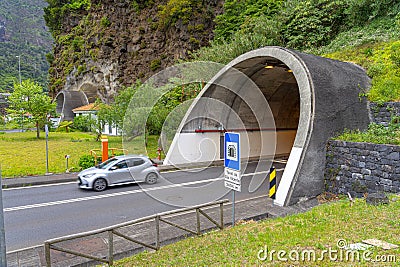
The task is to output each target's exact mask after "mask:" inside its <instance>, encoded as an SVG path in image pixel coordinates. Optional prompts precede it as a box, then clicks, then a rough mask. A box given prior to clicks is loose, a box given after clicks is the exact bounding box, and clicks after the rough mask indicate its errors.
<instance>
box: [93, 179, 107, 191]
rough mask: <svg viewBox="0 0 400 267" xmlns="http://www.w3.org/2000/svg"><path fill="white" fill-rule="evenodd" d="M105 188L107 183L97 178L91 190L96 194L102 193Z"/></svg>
mask: <svg viewBox="0 0 400 267" xmlns="http://www.w3.org/2000/svg"><path fill="white" fill-rule="evenodd" d="M106 188H107V181H106V180H105V179H103V178H98V179H96V180H95V181H94V183H93V190H94V191H96V192H100V191H103V190H105V189H106Z"/></svg>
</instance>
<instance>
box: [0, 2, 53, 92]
mask: <svg viewBox="0 0 400 267" xmlns="http://www.w3.org/2000/svg"><path fill="white" fill-rule="evenodd" d="M45 4H46V3H45V1H44V0H30V1H29V3H27V1H25V0H4V1H0V21H1V22H4V25H5V36H1V37H2V38H4V39H2V40H1V41H0V92H1V91H11V90H12V89H13V84H14V83H15V82H18V79H19V78H18V76H19V73H18V58H17V56H20V61H21V77H22V79H34V80H35V81H37V82H38V83H39V84H40V85H41V86H43V87H44V88H45V89H46V90H47V84H48V82H47V74H48V69H49V64H48V62H47V60H46V54H47V53H48V52H50V51H51V45H52V38H51V35H50V33H49V31H48V30H47V28H46V26H45V22H44V19H43V8H44V6H45Z"/></svg>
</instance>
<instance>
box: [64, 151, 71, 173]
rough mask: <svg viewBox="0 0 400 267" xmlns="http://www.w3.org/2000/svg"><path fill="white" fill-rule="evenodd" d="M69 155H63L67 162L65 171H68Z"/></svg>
mask: <svg viewBox="0 0 400 267" xmlns="http://www.w3.org/2000/svg"><path fill="white" fill-rule="evenodd" d="M70 157H71V156H70V155H65V160H66V161H67V162H66V170H65V172H69V168H68V159H69V158H70Z"/></svg>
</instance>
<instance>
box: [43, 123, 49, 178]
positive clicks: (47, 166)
mask: <svg viewBox="0 0 400 267" xmlns="http://www.w3.org/2000/svg"><path fill="white" fill-rule="evenodd" d="M44 131H45V133H46V174H48V173H49V126H48V125H47V124H45V125H44Z"/></svg>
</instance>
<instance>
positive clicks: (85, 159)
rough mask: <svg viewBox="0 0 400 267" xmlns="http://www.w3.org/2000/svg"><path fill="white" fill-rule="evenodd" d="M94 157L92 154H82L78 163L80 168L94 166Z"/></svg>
mask: <svg viewBox="0 0 400 267" xmlns="http://www.w3.org/2000/svg"><path fill="white" fill-rule="evenodd" d="M94 162H95V160H94V157H93V156H92V155H83V156H81V157H80V158H79V162H78V165H79V167H81V168H82V169H87V168H90V167H93V166H94Z"/></svg>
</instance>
